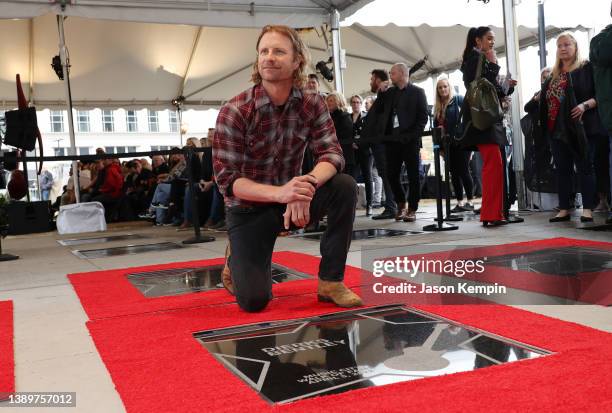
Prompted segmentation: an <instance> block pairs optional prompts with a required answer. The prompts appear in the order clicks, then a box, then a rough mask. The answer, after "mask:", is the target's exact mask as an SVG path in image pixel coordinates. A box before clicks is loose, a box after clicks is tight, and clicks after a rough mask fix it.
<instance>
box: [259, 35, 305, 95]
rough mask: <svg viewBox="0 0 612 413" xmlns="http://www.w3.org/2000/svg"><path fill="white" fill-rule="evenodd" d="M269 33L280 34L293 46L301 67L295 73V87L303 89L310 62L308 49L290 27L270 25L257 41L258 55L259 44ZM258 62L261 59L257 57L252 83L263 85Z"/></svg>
mask: <svg viewBox="0 0 612 413" xmlns="http://www.w3.org/2000/svg"><path fill="white" fill-rule="evenodd" d="M268 32H276V33H280V34H282V35H283V36H285V37H287V38H288V39H289V40H290V41H291V44H292V45H293V53H294V54H295V58H296V59H297V60H298V61H299V66H298V68H297V69H296V70H295V72H294V73H293V85H294V86H295V87H297V88H299V89H302V88H303V87H304V85H305V84H306V79H307V75H306V68H307V67H308V62H310V54H309V52H308V48H307V47H306V45H305V44H304V42H303V41H302V39H301V37H300V35H299V34H298V32H297V31H296V30H294V29H292V28H291V27H288V26H282V25H272V24H269V25H267V26H265V27H264V28H263V29H261V33H260V34H259V38H258V39H257V44H256V46H255V51H256V52H257V53H258V54H259V42H261V38H262V37H263V35H264V34H266V33H268ZM258 61H259V57H257V58H256V59H255V62H254V63H253V72H252V73H251V81H252V82H253V83H255V84H256V85H259V84H260V83H261V75H260V74H259V69H258V66H257V63H258Z"/></svg>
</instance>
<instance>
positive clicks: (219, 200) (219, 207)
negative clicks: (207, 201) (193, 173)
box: [208, 183, 225, 224]
mask: <svg viewBox="0 0 612 413" xmlns="http://www.w3.org/2000/svg"><path fill="white" fill-rule="evenodd" d="M212 191H213V198H212V205H211V207H210V217H209V218H208V219H209V220H210V222H212V223H213V224H216V223H217V222H219V221H221V220H222V219H223V216H224V212H225V203H224V202H223V195H221V192H219V187H218V186H217V184H216V183H215V185H214V186H213V189H212Z"/></svg>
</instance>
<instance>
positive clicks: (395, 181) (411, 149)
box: [386, 139, 421, 211]
mask: <svg viewBox="0 0 612 413" xmlns="http://www.w3.org/2000/svg"><path fill="white" fill-rule="evenodd" d="M386 145H387V148H386V149H387V174H388V175H389V184H390V185H391V189H392V191H393V197H394V198H395V202H396V203H397V204H398V205H399V204H405V203H406V193H405V192H404V188H403V187H402V184H401V173H402V164H406V174H407V175H408V207H409V208H410V209H411V210H412V211H416V210H417V209H418V208H419V200H420V199H421V183H420V179H419V164H420V157H419V152H420V149H421V143H420V142H419V140H418V139H415V140H413V141H412V142H409V143H397V142H389V143H387V144H386Z"/></svg>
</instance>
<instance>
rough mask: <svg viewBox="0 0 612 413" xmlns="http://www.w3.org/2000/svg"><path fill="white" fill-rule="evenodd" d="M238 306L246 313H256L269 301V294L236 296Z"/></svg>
mask: <svg viewBox="0 0 612 413" xmlns="http://www.w3.org/2000/svg"><path fill="white" fill-rule="evenodd" d="M237 301H238V306H240V308H241V309H242V310H244V311H246V312H248V313H256V312H258V311H261V310H263V309H264V308H266V306H267V305H268V303H269V302H270V297H269V296H261V297H256V296H254V297H237Z"/></svg>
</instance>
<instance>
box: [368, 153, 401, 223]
mask: <svg viewBox="0 0 612 413" xmlns="http://www.w3.org/2000/svg"><path fill="white" fill-rule="evenodd" d="M363 145H364V148H366V149H371V150H372V156H373V157H374V164H375V165H376V170H377V171H378V176H380V179H382V183H383V190H384V191H385V201H384V202H383V206H384V207H385V209H388V210H390V211H395V210H396V209H397V206H396V205H395V199H394V197H393V189H392V188H391V183H390V182H389V175H388V174H387V149H386V145H385V144H384V143H368V144H363Z"/></svg>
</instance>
